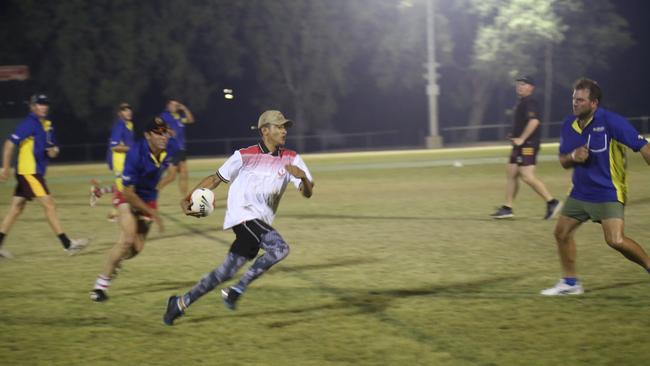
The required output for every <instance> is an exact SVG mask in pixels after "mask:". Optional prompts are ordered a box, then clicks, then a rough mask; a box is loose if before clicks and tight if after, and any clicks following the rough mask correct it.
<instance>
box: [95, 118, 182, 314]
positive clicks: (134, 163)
mask: <svg viewBox="0 0 650 366" xmlns="http://www.w3.org/2000/svg"><path fill="white" fill-rule="evenodd" d="M168 138H169V129H168V127H167V125H166V124H165V122H163V120H162V119H160V118H159V117H155V118H154V119H153V120H152V121H151V122H149V124H148V125H147V126H146V128H145V132H144V139H142V140H140V141H138V142H136V143H135V144H134V145H133V147H132V148H131V149H130V150H129V152H128V153H127V156H126V161H125V163H124V170H123V171H122V184H123V186H124V188H123V190H122V191H121V192H120V191H117V192H116V196H117V197H116V198H117V202H116V203H117V204H116V206H117V211H118V215H119V216H118V222H119V227H120V237H119V239H118V241H117V243H116V244H115V245H114V246H113V248H111V250H110V251H109V252H108V260H107V261H106V265H105V267H104V271H103V272H102V273H101V274H100V275H99V276H98V277H97V280H96V281H95V286H94V287H93V289H92V290H91V291H90V299H91V300H93V301H97V302H102V301H106V300H108V294H107V292H108V288H109V286H110V285H111V281H112V279H113V278H114V277H115V275H116V273H117V270H118V269H119V268H120V266H121V263H122V261H123V260H126V259H131V258H133V257H135V256H136V255H138V254H139V253H140V252H142V250H143V249H144V242H145V240H146V238H147V234H148V233H149V229H150V227H151V223H152V222H155V223H156V224H157V225H158V228H159V230H160V231H163V223H162V219H161V218H160V216H159V215H158V206H157V204H156V199H157V197H158V191H157V190H156V185H157V184H158V181H159V180H160V177H161V176H162V174H163V173H164V171H165V170H166V169H167V167H169V164H170V161H171V157H172V155H173V154H174V152H175V151H174V150H169V149H168V146H167V140H168Z"/></svg>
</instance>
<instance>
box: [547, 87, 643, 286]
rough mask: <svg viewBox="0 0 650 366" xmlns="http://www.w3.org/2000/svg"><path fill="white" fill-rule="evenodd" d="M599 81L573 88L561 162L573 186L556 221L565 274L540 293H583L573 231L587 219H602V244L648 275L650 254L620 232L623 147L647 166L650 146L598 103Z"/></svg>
mask: <svg viewBox="0 0 650 366" xmlns="http://www.w3.org/2000/svg"><path fill="white" fill-rule="evenodd" d="M601 100H602V91H601V89H600V86H599V85H598V83H596V82H595V81H593V80H590V79H580V80H578V81H576V83H575V84H574V86H573V115H572V116H570V117H568V118H566V119H565V120H564V123H563V125H562V132H561V136H560V164H562V167H563V168H564V169H571V168H573V188H572V189H571V193H570V194H569V197H568V198H567V200H566V203H565V205H564V208H562V212H561V214H560V217H559V218H558V220H557V223H556V225H555V239H556V241H557V248H558V254H559V256H560V265H561V266H562V275H563V278H562V279H560V281H559V282H558V283H557V284H556V285H555V286H553V287H551V288H548V289H545V290H542V292H541V294H542V295H547V296H557V295H579V294H582V293H583V292H584V290H583V288H582V284H581V283H580V281H578V277H577V272H576V241H575V238H574V236H575V232H576V231H577V230H578V227H580V225H582V223H584V222H585V221H587V220H591V221H593V222H597V223H600V225H601V227H602V229H603V234H604V235H605V242H606V243H607V244H608V245H609V246H610V247H612V248H614V249H616V250H617V251H619V252H620V253H621V254H622V255H623V256H624V257H625V258H627V259H628V260H630V261H632V262H634V263H636V264H638V265H640V266H641V267H643V268H645V269H646V270H647V271H648V273H650V258H649V257H648V255H647V254H646V252H645V251H644V250H643V248H642V247H641V246H640V245H639V244H638V243H637V242H635V241H634V240H632V239H631V238H628V237H627V236H625V234H624V232H623V226H624V211H625V201H626V198H627V197H626V196H627V184H626V172H625V169H626V165H627V163H626V156H625V154H626V146H627V147H629V148H630V149H632V150H633V151H635V152H641V156H643V159H644V160H645V161H646V163H648V164H649V165H650V145H648V141H647V140H646V139H645V138H644V137H643V136H642V135H640V134H639V133H638V132H637V131H636V130H635V129H634V127H632V125H631V124H630V123H629V122H628V121H627V120H626V119H625V118H623V117H621V116H619V115H618V114H616V113H614V112H611V111H608V110H606V109H604V108H602V107H601V106H600V103H601Z"/></svg>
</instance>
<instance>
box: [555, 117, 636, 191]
mask: <svg viewBox="0 0 650 366" xmlns="http://www.w3.org/2000/svg"><path fill="white" fill-rule="evenodd" d="M647 143H648V141H647V140H646V139H645V138H644V137H643V136H642V135H640V134H639V133H638V132H637V131H636V129H634V127H632V125H631V124H630V123H629V122H628V121H627V120H626V119H625V118H623V117H621V116H620V115H618V114H616V113H613V112H610V111H608V110H606V109H604V108H598V109H597V110H596V113H595V114H594V116H593V118H592V119H591V120H590V121H589V122H588V123H587V125H586V126H585V127H584V128H583V129H581V128H580V126H579V124H578V120H577V119H576V117H575V116H571V117H568V118H567V119H565V120H564V122H563V125H562V133H561V136H560V154H561V155H565V154H570V153H571V152H572V151H573V150H575V149H576V148H578V147H580V146H587V147H588V149H589V158H588V159H587V161H586V162H585V163H583V164H575V165H574V168H573V179H572V180H573V188H572V189H571V194H570V196H571V197H573V198H575V199H578V200H582V201H587V202H595V203H599V202H617V201H618V202H621V203H625V200H626V198H627V183H626V173H625V168H626V166H627V162H626V155H625V152H626V148H625V147H626V146H627V147H629V148H630V149H632V150H633V151H635V152H636V151H639V150H640V149H641V148H642V147H643V146H644V145H645V144H647Z"/></svg>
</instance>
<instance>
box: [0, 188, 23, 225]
mask: <svg viewBox="0 0 650 366" xmlns="http://www.w3.org/2000/svg"><path fill="white" fill-rule="evenodd" d="M26 204H27V199H25V198H24V197H17V196H14V197H13V199H12V200H11V206H10V207H9V211H8V212H7V214H6V215H5V218H4V219H3V220H2V225H1V226H0V232H2V233H5V234H8V233H9V230H11V227H12V226H13V225H14V222H16V219H17V218H18V216H20V214H21V213H22V212H23V210H24V209H25V205H26Z"/></svg>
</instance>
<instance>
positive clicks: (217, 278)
mask: <svg viewBox="0 0 650 366" xmlns="http://www.w3.org/2000/svg"><path fill="white" fill-rule="evenodd" d="M292 124H293V122H291V121H290V120H288V119H286V118H284V116H283V115H282V113H280V112H279V111H266V112H264V113H262V115H261V116H260V118H259V120H258V123H257V129H258V130H259V132H260V135H261V138H262V141H260V142H259V143H258V144H257V145H253V146H250V147H248V148H245V149H241V150H238V151H235V153H234V154H233V155H232V156H231V157H230V158H229V159H228V160H227V161H226V162H225V163H224V164H223V165H222V166H221V167H220V168H219V170H217V173H216V174H214V175H211V176H208V177H206V178H204V179H203V180H202V181H201V182H200V183H199V184H198V185H197V186H196V188H195V189H197V188H201V187H204V188H208V189H215V188H216V187H217V186H219V184H220V183H221V182H225V183H230V187H229V189H228V207H227V209H226V216H225V219H224V224H223V228H224V230H227V229H230V228H232V230H233V231H234V233H235V241H234V242H233V244H232V245H231V246H230V250H229V252H228V254H227V256H226V258H225V260H224V261H223V263H222V264H221V265H220V266H219V267H217V268H215V269H214V270H213V271H212V272H210V273H208V274H207V275H206V276H205V277H203V278H202V279H201V280H200V281H199V282H198V283H197V284H196V285H195V286H194V287H193V288H192V289H190V291H189V292H187V293H186V294H185V295H183V296H172V297H170V298H169V299H168V301H167V310H166V311H165V314H164V316H163V322H164V323H165V324H167V325H173V323H174V320H175V319H176V318H178V317H180V316H181V315H183V314H184V312H185V309H187V307H188V306H190V304H193V303H194V302H196V301H197V300H198V299H199V298H201V296H203V295H205V294H206V293H208V292H210V291H212V290H213V289H214V288H215V287H216V286H217V285H218V284H220V283H222V282H224V281H226V280H228V279H230V278H232V277H233V276H234V275H235V274H236V273H237V271H238V270H239V269H240V268H241V267H242V266H243V265H244V264H245V263H246V262H247V261H249V260H252V259H255V258H256V257H257V253H258V252H259V250H260V249H263V250H264V254H263V255H260V256H259V257H257V258H256V259H255V262H254V263H253V265H251V267H250V268H249V269H248V271H246V273H244V275H243V276H242V278H241V279H240V280H239V282H238V283H237V284H236V285H235V286H233V287H230V288H228V289H223V290H221V296H222V298H223V301H224V304H225V305H226V307H228V308H229V309H232V310H234V309H235V305H236V302H237V300H238V299H239V297H240V296H241V294H243V293H244V291H246V288H248V286H249V285H250V284H251V282H253V281H254V280H255V279H257V278H259V277H260V276H261V275H262V274H264V273H265V272H266V271H268V270H269V269H270V268H271V267H272V266H273V265H275V264H276V263H278V262H280V261H281V260H283V259H284V258H285V257H286V256H287V255H289V245H288V244H287V243H286V242H285V241H284V239H283V238H282V236H280V233H278V232H277V231H276V230H275V229H274V228H273V227H272V226H271V224H272V223H273V219H274V218H275V212H276V210H277V208H278V205H279V204H280V199H281V198H282V194H283V193H284V190H285V189H286V188H287V185H288V184H289V183H292V184H293V185H294V186H295V187H296V188H298V189H299V190H300V192H301V193H302V195H303V196H304V197H307V198H309V197H311V195H312V192H313V187H314V183H313V179H312V177H311V174H310V173H309V169H307V165H305V163H304V161H303V160H302V158H301V157H300V155H298V154H297V153H296V152H295V151H292V150H288V149H285V148H284V147H283V146H284V143H285V141H286V137H287V128H289V127H291V125H292ZM189 205H190V195H188V196H186V197H185V198H184V199H183V200H182V201H181V207H182V209H183V212H184V213H185V214H186V215H193V216H197V214H196V213H192V212H191V211H189Z"/></svg>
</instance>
